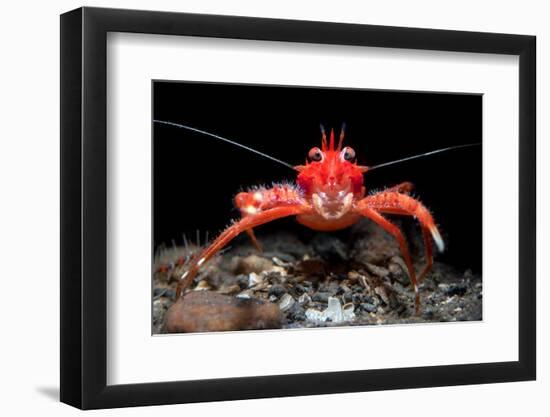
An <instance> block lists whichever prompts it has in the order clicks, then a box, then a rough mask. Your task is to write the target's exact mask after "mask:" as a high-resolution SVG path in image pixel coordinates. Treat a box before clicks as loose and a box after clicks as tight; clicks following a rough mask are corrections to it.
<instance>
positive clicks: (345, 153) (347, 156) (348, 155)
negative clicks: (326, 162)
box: [340, 146, 355, 162]
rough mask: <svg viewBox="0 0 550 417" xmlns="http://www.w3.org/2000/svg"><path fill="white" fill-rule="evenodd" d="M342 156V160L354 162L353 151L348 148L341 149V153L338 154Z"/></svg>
mask: <svg viewBox="0 0 550 417" xmlns="http://www.w3.org/2000/svg"><path fill="white" fill-rule="evenodd" d="M340 155H341V156H342V159H344V160H346V161H349V162H353V161H355V151H354V150H353V149H352V148H350V147H349V146H346V147H345V148H344V149H342V152H341V153H340Z"/></svg>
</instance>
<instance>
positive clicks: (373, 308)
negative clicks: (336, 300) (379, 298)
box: [361, 303, 378, 313]
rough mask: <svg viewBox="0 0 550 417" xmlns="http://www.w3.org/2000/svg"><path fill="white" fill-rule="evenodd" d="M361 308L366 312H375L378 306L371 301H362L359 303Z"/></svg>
mask: <svg viewBox="0 0 550 417" xmlns="http://www.w3.org/2000/svg"><path fill="white" fill-rule="evenodd" d="M361 308H362V309H363V310H365V311H366V312H367V313H375V312H376V311H377V310H378V307H376V306H375V305H374V304H371V303H363V304H361Z"/></svg>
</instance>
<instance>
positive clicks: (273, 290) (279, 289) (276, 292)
mask: <svg viewBox="0 0 550 417" xmlns="http://www.w3.org/2000/svg"><path fill="white" fill-rule="evenodd" d="M285 293H286V288H285V287H283V286H282V285H280V284H274V285H272V286H271V287H270V288H269V290H268V294H269V295H270V296H272V295H273V296H275V297H276V298H279V297H281V296H282V295H283V294H285Z"/></svg>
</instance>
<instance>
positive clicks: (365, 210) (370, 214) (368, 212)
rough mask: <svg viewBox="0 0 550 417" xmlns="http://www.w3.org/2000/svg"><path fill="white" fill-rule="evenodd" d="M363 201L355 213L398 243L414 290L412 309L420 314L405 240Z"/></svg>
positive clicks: (418, 297) (415, 281) (399, 231)
mask: <svg viewBox="0 0 550 417" xmlns="http://www.w3.org/2000/svg"><path fill="white" fill-rule="evenodd" d="M365 200H366V199H363V200H361V201H360V202H359V203H358V204H357V211H358V212H359V213H360V214H361V215H363V216H365V217H367V218H369V219H371V220H372V221H374V222H375V223H376V224H378V225H379V226H380V227H382V228H383V229H384V230H385V231H387V232H388V233H390V234H391V235H393V236H394V237H395V238H396V239H397V242H398V243H399V248H400V249H401V253H402V254H403V259H404V260H405V264H406V265H407V270H408V272H409V278H410V280H411V283H412V285H413V288H414V308H415V312H416V314H418V313H419V312H420V294H419V292H418V282H417V280H416V274H415V272H414V268H413V264H412V261H411V256H410V254H409V248H408V246H407V241H406V240H405V237H404V236H403V233H402V232H401V230H399V228H398V227H397V226H396V225H394V224H393V223H391V222H390V221H389V220H388V219H386V218H385V217H384V216H382V215H381V214H380V213H378V212H377V211H376V210H375V209H373V208H371V207H369V206H368V203H367V202H366V201H365Z"/></svg>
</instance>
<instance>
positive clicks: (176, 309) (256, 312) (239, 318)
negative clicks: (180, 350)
mask: <svg viewBox="0 0 550 417" xmlns="http://www.w3.org/2000/svg"><path fill="white" fill-rule="evenodd" d="M281 322H282V315H281V311H280V309H279V307H278V306H277V305H276V304H272V303H269V302H263V301H260V300H256V299H253V298H251V299H245V298H235V297H230V296H227V295H222V294H218V293H215V292H211V291H194V292H190V293H188V294H187V295H185V296H184V297H182V298H180V299H179V300H178V301H177V302H176V303H175V304H174V305H173V306H172V307H170V309H169V310H168V311H167V312H166V316H165V321H164V331H165V332H167V333H193V332H217V331H232V330H252V329H278V328H280V327H281Z"/></svg>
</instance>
